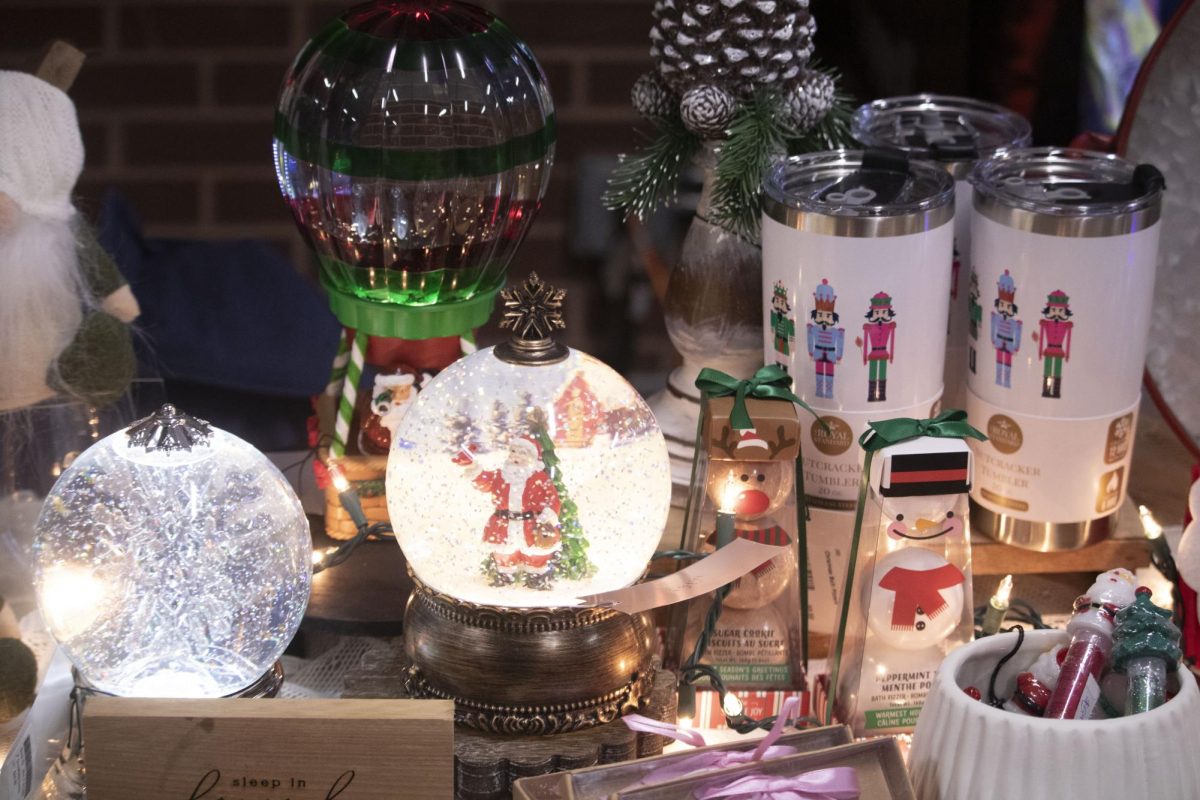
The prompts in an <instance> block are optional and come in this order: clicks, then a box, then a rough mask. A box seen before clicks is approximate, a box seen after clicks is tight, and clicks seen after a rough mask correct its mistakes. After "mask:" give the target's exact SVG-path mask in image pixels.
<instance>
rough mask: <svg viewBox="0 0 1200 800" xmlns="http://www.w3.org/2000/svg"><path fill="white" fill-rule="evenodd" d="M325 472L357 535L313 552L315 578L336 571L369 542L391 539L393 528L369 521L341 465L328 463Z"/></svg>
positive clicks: (333, 462) (384, 523)
mask: <svg viewBox="0 0 1200 800" xmlns="http://www.w3.org/2000/svg"><path fill="white" fill-rule="evenodd" d="M325 468H326V469H327V470H328V471H329V479H330V480H331V481H332V482H333V488H334V489H336V490H337V493H338V500H340V501H341V503H342V508H344V509H346V513H347V514H349V515H350V519H351V520H352V521H353V522H354V527H355V528H357V529H358V532H357V533H355V534H354V537H353V538H351V539H348V540H346V541H344V542H342V543H341V544H340V545H338V546H336V547H325V548H318V549H316V550H313V555H312V564H313V574H314V575H315V574H317V573H318V572H324V571H325V570H327V569H329V568H330V567H336V566H338V565H339V564H341V563H343V562H345V561H346V559H348V558H350V554H351V553H353V552H354V551H355V549H357V547H358V546H359V545H360V544H362V543H363V542H365V541H367V540H376V541H377V540H380V539H385V538H392V537H391V534H392V526H391V525H390V524H389V523H387V522H377V523H375V524H374V525H372V524H371V523H370V520H368V519H367V515H366V514H365V513H363V508H362V501H361V500H360V499H359V497H358V492H357V491H356V490H355V489H354V485H353V484H352V483H350V481H349V480H348V479H347V478H346V473H345V472H343V471H342V467H341V465H340V464H339V463H338V462H337V460H336V459H332V458H331V459H327V460H326V462H325Z"/></svg>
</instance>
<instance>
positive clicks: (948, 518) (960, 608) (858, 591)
mask: <svg viewBox="0 0 1200 800" xmlns="http://www.w3.org/2000/svg"><path fill="white" fill-rule="evenodd" d="M961 415H962V412H946V414H945V415H943V417H946V420H944V421H945V422H946V424H945V425H943V424H942V423H939V422H938V421H937V420H888V421H886V422H882V423H871V424H870V425H871V428H870V430H869V432H868V433H869V435H868V436H865V437H864V447H866V448H867V460H866V463H865V467H866V470H865V471H867V473H868V474H869V475H870V482H869V486H867V487H864V494H863V495H861V496H860V498H859V505H860V508H859V516H858V525H857V526H856V531H855V537H856V542H855V543H854V544H852V547H853V548H854V553H853V558H852V560H851V562H850V564H849V566H848V574H847V582H846V585H847V587H848V589H847V591H846V593H845V596H844V597H843V600H842V616H841V623H840V629H839V634H838V644H835V648H834V659H835V666H834V675H833V680H834V681H835V682H836V690H835V696H834V701H833V702H832V703H831V706H832V708H833V712H834V715H835V716H836V717H837V719H838V720H840V721H841V722H843V723H845V724H847V725H850V726H851V727H852V728H853V729H854V734H855V735H856V736H879V735H888V734H896V733H911V732H912V729H913V727H914V726H915V725H916V721H917V716H918V715H919V714H920V711H921V707H922V704H923V703H924V700H925V696H926V694H927V693H928V690H929V687H930V685H931V684H932V681H933V677H934V674H935V673H936V672H937V669H938V667H939V666H940V665H941V663H942V660H943V659H944V658H945V656H946V655H947V654H948V653H949V652H950V651H951V650H953V649H954V648H956V647H958V646H959V645H961V644H965V643H967V642H969V641H971V639H972V638H973V637H974V614H973V609H974V606H973V604H972V597H971V544H970V539H969V534H968V526H967V509H968V505H967V493H968V492H969V491H970V488H971V474H972V467H973V462H972V454H971V450H970V448H969V447H968V446H967V444H966V442H965V441H964V440H963V438H961V436H962V435H976V434H978V432H973V433H965V431H966V430H967V428H968V426H966V423H965V422H962V421H961V420H960V419H958V417H959V416H961ZM951 416H953V417H954V419H953V420H951V419H949V417H951ZM938 419H939V420H940V419H942V418H941V417H939V418H938ZM897 423H899V424H897ZM908 423H912V424H911V425H908ZM889 426H891V427H889ZM957 426H961V429H959V427H957ZM904 428H908V430H904ZM970 430H971V431H973V429H970ZM880 431H882V433H881V432H880ZM923 431H924V432H931V433H932V434H933V435H920V433H921V432H923ZM897 432H899V435H897ZM875 436H878V437H879V438H880V440H879V441H876V442H871V439H872V438H874V437H875ZM889 436H891V437H893V438H890V439H888V438H886V437H889ZM978 436H980V437H981V436H982V434H978ZM884 445H885V446H884Z"/></svg>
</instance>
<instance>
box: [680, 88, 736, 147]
mask: <svg viewBox="0 0 1200 800" xmlns="http://www.w3.org/2000/svg"><path fill="white" fill-rule="evenodd" d="M737 105H738V104H737V98H735V97H734V96H733V95H732V94H730V93H729V92H727V91H725V90H724V89H722V88H721V87H719V86H711V85H700V86H693V87H692V88H691V89H688V90H687V91H686V92H684V93H683V99H682V100H680V101H679V117H680V118H681V119H682V120H683V125H684V127H686V128H687V129H688V130H689V131H691V132H692V133H694V134H696V135H697V136H700V137H703V138H705V139H719V138H723V137H724V136H725V134H726V129H727V128H728V127H729V124H730V123H731V122H733V115H734V114H735V113H736V112H737Z"/></svg>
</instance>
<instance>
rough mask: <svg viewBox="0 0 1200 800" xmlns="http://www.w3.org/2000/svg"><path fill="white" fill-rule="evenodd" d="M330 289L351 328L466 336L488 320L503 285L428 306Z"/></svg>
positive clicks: (397, 334) (412, 335) (408, 335)
mask: <svg viewBox="0 0 1200 800" xmlns="http://www.w3.org/2000/svg"><path fill="white" fill-rule="evenodd" d="M326 289H327V290H328V292H329V307H330V308H331V309H332V310H333V314H334V316H335V317H337V318H338V322H340V323H342V325H344V326H345V327H347V328H353V329H354V330H358V331H362V332H363V333H365V334H367V335H369V336H385V337H389V338H393V339H439V338H442V337H445V336H462V335H464V334H467V333H469V332H470V331H472V330H474V329H475V328H478V327H480V326H481V325H483V324H484V323H486V322H487V321H488V319H489V318H490V317H491V316H492V307H493V306H494V305H495V301H496V294H497V292H499V291H500V286H496V287H494V288H492V289H486V290H483V291H480V292H479V293H478V294H476V295H475V296H474V297H472V298H470V299H469V300H459V301H456V302H453V303H435V304H432V305H427V306H406V305H399V304H395V303H373V302H371V301H369V300H362V299H360V298H358V297H355V296H353V295H350V294H346V293H344V292H340V291H337V290H335V289H331V288H329V287H328V286H327V287H326Z"/></svg>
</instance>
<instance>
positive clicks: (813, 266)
mask: <svg viewBox="0 0 1200 800" xmlns="http://www.w3.org/2000/svg"><path fill="white" fill-rule="evenodd" d="M765 190H766V205H765V213H764V217H763V235H762V244H763V291H764V317H765V334H766V335H765V343H764V352H765V358H766V362H767V363H773V362H774V363H778V364H780V365H782V366H783V367H785V368H786V369H787V371H788V372H789V373H790V374H791V375H792V376H793V378H794V390H795V392H796V393H797V394H798V395H799V396H800V397H802V398H803V399H804V400H805V402H807V403H809V404H810V405H811V406H812V407H813V408H814V409H816V410H817V412H818V413H819V414H820V415H821V416H822V417H823V418H824V420H825V421H826V423H827V425H828V430H825V429H823V428H822V427H821V425H820V424H818V423H816V422H810V423H809V424H806V425H805V426H804V427H805V435H804V439H803V441H802V446H803V451H804V468H805V474H804V489H805V493H806V495H807V496H808V502H809V504H810V505H811V506H815V507H817V508H825V509H835V510H850V509H852V508H853V507H854V502H855V500H856V499H857V497H858V486H859V475H860V467H859V448H858V446H857V445H856V443H855V440H856V439H857V437H858V436H859V434H861V433H862V432H863V430H865V428H866V424H867V422H868V421H869V420H879V419H887V418H890V417H926V416H929V414H930V413H931V412H932V411H933V410H934V408H935V406H936V405H937V404H938V401H939V399H940V398H941V395H942V364H943V356H944V353H945V347H946V315H947V313H948V305H949V298H950V260H951V252H952V242H953V230H954V226H953V224H952V222H953V217H954V180H953V179H952V178H951V176H950V174H949V173H948V172H946V171H945V170H943V169H941V168H940V167H939V166H937V165H936V164H932V163H928V162H920V161H913V162H910V161H909V160H908V159H907V157H906V156H905V155H904V154H902V153H896V152H884V151H876V150H867V151H865V152H864V151H848V150H843V151H834V152H826V153H814V154H810V155H804V156H795V157H792V158H789V159H786V160H783V161H781V162H779V163H778V164H776V165H775V166H773V167H772V169H770V170H769V171H768V174H767V177H766V179H765Z"/></svg>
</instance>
